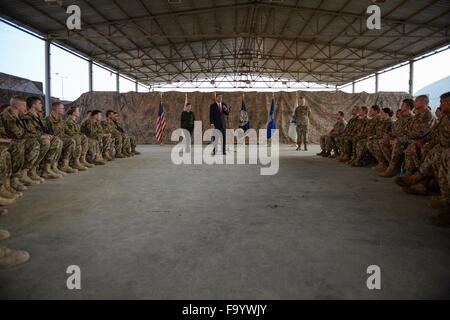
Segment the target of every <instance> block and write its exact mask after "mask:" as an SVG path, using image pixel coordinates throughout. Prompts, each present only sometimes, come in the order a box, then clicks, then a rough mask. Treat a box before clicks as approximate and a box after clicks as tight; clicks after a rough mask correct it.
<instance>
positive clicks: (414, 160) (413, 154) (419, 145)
mask: <svg viewBox="0 0 450 320" xmlns="http://www.w3.org/2000/svg"><path fill="white" fill-rule="evenodd" d="M443 115H444V114H443V113H442V112H441V108H438V109H437V110H436V117H437V118H436V120H435V121H434V124H433V126H432V127H431V130H430V132H429V134H428V135H426V136H424V137H423V138H422V139H418V140H416V141H415V143H411V144H410V145H409V146H408V147H407V148H406V150H405V170H406V172H405V174H406V175H411V174H414V173H415V172H416V171H417V170H418V169H419V167H420V165H421V164H422V162H423V161H424V159H425V157H426V155H427V153H428V152H429V151H430V150H431V148H432V145H431V144H430V143H429V142H430V141H432V140H434V136H435V135H436V134H438V132H439V130H438V129H439V124H440V123H441V122H440V119H441V118H442V116H443Z"/></svg>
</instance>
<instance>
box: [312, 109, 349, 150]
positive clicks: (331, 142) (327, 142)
mask: <svg viewBox="0 0 450 320" xmlns="http://www.w3.org/2000/svg"><path fill="white" fill-rule="evenodd" d="M346 125H347V122H346V121H345V116H344V112H342V111H339V112H338V113H337V115H336V123H335V124H334V126H333V129H331V131H330V132H329V133H328V134H327V135H324V136H321V137H320V148H321V149H322V151H321V152H320V153H318V154H317V155H318V156H323V157H330V156H331V151H332V150H334V156H333V158H334V157H336V156H338V155H339V149H338V147H337V142H336V138H337V137H338V136H340V135H341V134H342V133H343V132H344V130H345V127H346Z"/></svg>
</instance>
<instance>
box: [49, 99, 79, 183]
mask: <svg viewBox="0 0 450 320" xmlns="http://www.w3.org/2000/svg"><path fill="white" fill-rule="evenodd" d="M63 115H64V105H63V104H62V103H61V102H53V103H52V111H51V113H50V115H49V116H48V117H47V118H45V122H46V124H47V127H48V129H49V132H50V133H51V134H52V135H54V136H57V137H58V138H60V139H61V140H62V142H63V147H62V153H61V159H60V162H61V163H62V164H61V167H59V168H58V167H57V166H56V167H57V169H59V170H58V171H56V173H58V174H59V173H60V172H64V173H76V172H78V170H77V169H74V168H72V167H71V166H70V160H71V158H72V155H73V153H74V150H75V147H76V142H75V140H74V139H72V137H70V136H68V135H67V134H66V122H65V121H64V120H63V118H62V116H63ZM53 169H54V168H53Z"/></svg>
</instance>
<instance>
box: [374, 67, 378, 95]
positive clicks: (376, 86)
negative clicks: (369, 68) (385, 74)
mask: <svg viewBox="0 0 450 320" xmlns="http://www.w3.org/2000/svg"><path fill="white" fill-rule="evenodd" d="M375 93H378V72H375Z"/></svg>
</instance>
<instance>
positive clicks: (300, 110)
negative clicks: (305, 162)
mask: <svg viewBox="0 0 450 320" xmlns="http://www.w3.org/2000/svg"><path fill="white" fill-rule="evenodd" d="M294 114H295V118H296V119H297V150H298V151H300V150H301V146H302V144H303V145H304V147H305V151H308V129H309V117H310V115H311V110H310V108H309V107H308V106H307V105H306V99H305V96H303V95H301V96H300V105H299V106H298V107H297V108H296V109H295V112H294Z"/></svg>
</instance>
